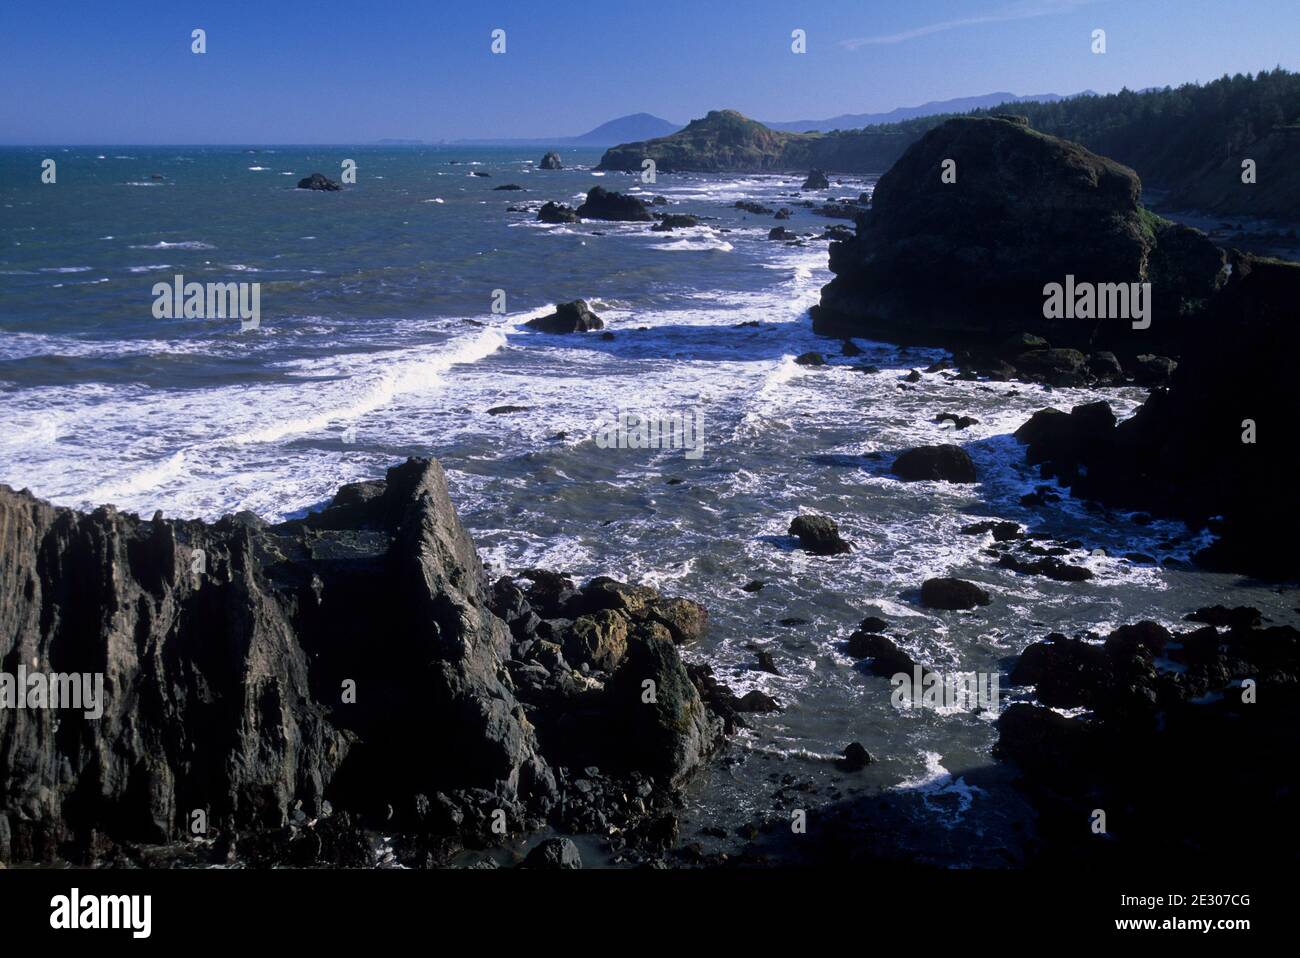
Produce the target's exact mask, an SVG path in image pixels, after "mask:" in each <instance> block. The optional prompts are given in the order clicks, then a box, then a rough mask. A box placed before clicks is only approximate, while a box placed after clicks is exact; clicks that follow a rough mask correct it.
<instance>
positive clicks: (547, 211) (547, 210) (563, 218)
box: [537, 202, 582, 223]
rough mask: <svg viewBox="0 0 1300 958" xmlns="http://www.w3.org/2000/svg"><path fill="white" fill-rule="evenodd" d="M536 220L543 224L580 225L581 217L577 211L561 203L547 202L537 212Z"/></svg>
mask: <svg viewBox="0 0 1300 958" xmlns="http://www.w3.org/2000/svg"><path fill="white" fill-rule="evenodd" d="M537 218H538V219H539V220H541V222H543V223H580V222H582V217H580V216H579V215H578V214H577V211H575V210H573V209H571V208H570V207H568V206H565V205H564V204H563V203H555V202H547V203H544V204H543V205H542V208H541V209H540V210H538V211H537Z"/></svg>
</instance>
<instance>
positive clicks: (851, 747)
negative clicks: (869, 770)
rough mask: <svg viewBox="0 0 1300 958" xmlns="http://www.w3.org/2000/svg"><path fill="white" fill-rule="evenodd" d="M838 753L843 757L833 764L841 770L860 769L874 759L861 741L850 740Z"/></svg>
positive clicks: (854, 770) (855, 770) (853, 770)
mask: <svg viewBox="0 0 1300 958" xmlns="http://www.w3.org/2000/svg"><path fill="white" fill-rule="evenodd" d="M840 754H841V755H843V756H844V757H843V758H841V759H839V760H838V761H837V762H836V763H835V765H836V767H838V768H839V769H840V771H843V772H857V771H861V770H862V769H864V768H866V767H867V766H868V765H870V764H871V763H872V762H874V761H875V759H874V758H872V757H871V753H870V752H868V751H867V750H866V749H865V748H863V747H862V743H861V742H850V743H849V744H848V745H847V746H845V748H844V751H843V752H842V753H840Z"/></svg>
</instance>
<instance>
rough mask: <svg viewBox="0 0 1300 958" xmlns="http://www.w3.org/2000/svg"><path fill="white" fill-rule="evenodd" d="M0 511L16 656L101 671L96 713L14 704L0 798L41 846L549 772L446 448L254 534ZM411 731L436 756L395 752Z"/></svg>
mask: <svg viewBox="0 0 1300 958" xmlns="http://www.w3.org/2000/svg"><path fill="white" fill-rule="evenodd" d="M346 488H348V487H345V489H346ZM352 488H353V489H356V487H352ZM0 513H3V516H4V521H3V522H0V527H3V528H4V529H5V530H7V532H6V541H5V544H4V546H5V554H6V556H8V557H10V558H11V562H10V563H7V564H6V570H7V574H6V575H4V577H3V581H0V609H3V617H4V619H5V620H6V621H7V623H8V625H7V627H6V629H5V638H4V640H2V641H3V642H4V645H3V649H2V652H3V657H4V660H5V661H6V662H9V663H12V662H13V661H14V658H13V656H14V655H15V653H17V652H19V650H21V654H22V656H23V657H24V658H27V657H29V656H30V657H32V658H35V659H37V660H38V661H41V662H44V663H47V667H55V666H57V668H58V669H59V670H60V671H80V672H103V673H105V674H106V683H105V689H106V698H107V703H106V705H105V708H104V715H103V717H102V718H101V719H99V720H97V721H89V720H85V719H83V718H81V717H80V715H79V714H77V715H75V716H70V715H68V714H67V713H64V714H62V715H60V714H59V713H58V712H54V711H44V710H42V711H34V712H32V711H29V712H24V713H14V712H10V711H0V739H3V741H4V743H5V747H4V748H3V750H0V754H3V755H4V756H5V759H3V760H0V761H3V763H4V765H5V768H4V779H5V780H6V781H7V782H8V783H9V784H8V787H7V789H6V791H5V794H4V807H3V808H2V809H0V811H2V812H3V813H4V815H7V816H8V817H9V819H10V824H11V826H12V825H13V824H15V823H16V824H17V825H18V829H19V830H20V831H21V832H22V833H23V835H24V836H26V837H25V838H24V843H25V844H26V846H27V847H30V848H31V850H32V851H33V852H36V851H37V848H36V846H39V847H40V851H41V854H42V855H44V854H50V853H54V852H55V850H56V849H57V848H58V847H59V846H61V845H65V844H71V845H73V846H76V845H77V844H78V843H80V842H84V841H85V840H86V838H88V836H89V835H90V834H91V833H92V831H96V832H103V833H105V834H108V835H111V836H113V837H114V838H119V839H133V840H140V841H154V842H165V841H169V840H173V839H176V838H178V837H179V836H181V835H182V834H184V830H185V828H186V822H187V819H188V817H189V814H190V812H191V811H192V810H193V809H205V810H207V812H208V815H209V818H210V820H211V821H213V822H219V823H221V825H222V827H224V828H230V829H235V828H254V827H261V828H272V829H274V828H280V827H283V826H284V825H286V824H287V823H288V821H289V818H290V812H291V810H292V808H293V807H294V806H295V804H296V803H298V802H301V803H302V805H303V807H305V808H306V809H308V810H309V811H310V812H311V813H312V814H315V813H317V812H318V811H319V809H320V807H321V805H322V802H323V801H324V800H325V798H326V796H327V795H328V796H329V797H330V798H331V799H332V800H333V801H334V802H335V804H340V805H352V806H353V807H361V808H367V807H371V806H373V803H375V802H378V801H383V800H386V799H387V798H389V797H390V796H394V797H395V796H397V795H401V794H412V793H414V792H417V791H419V792H424V793H426V794H432V793H433V792H436V791H438V790H440V789H447V790H451V789H455V788H465V787H477V788H484V789H488V790H491V791H492V792H493V793H494V794H496V795H498V796H499V797H500V799H501V800H503V801H519V800H521V799H524V798H526V797H528V789H529V788H530V787H531V780H530V776H531V775H533V774H534V773H535V772H539V771H540V770H542V769H544V768H545V762H544V761H543V760H542V759H541V757H540V755H539V754H538V752H537V742H536V739H535V737H534V735H533V733H532V731H531V729H530V728H529V727H528V725H527V723H526V722H524V721H523V711H522V709H521V708H520V706H519V704H518V702H517V701H515V699H514V697H513V695H512V694H511V693H510V690H509V688H508V687H507V686H505V685H503V684H502V682H501V680H500V676H501V675H502V674H503V673H502V664H501V658H502V655H503V654H504V652H505V650H506V649H507V648H508V644H509V631H508V630H507V629H506V626H505V623H503V622H501V621H500V620H499V619H496V618H495V617H494V616H492V615H491V613H489V612H487V610H486V601H485V593H484V587H483V583H482V572H481V565H480V563H479V560H478V556H477V554H476V553H475V551H474V547H473V543H472V542H471V541H470V539H469V536H468V535H467V534H466V533H465V531H464V529H463V528H462V527H461V525H460V522H459V520H458V519H457V518H456V514H455V510H454V509H453V508H452V505H451V502H450V500H449V499H448V497H447V490H446V483H445V479H444V477H443V474H442V470H441V468H440V467H439V466H438V465H437V463H434V462H431V461H427V460H424V461H421V460H411V461H409V462H407V463H406V464H405V465H402V466H397V467H394V468H393V469H391V470H389V473H388V478H387V480H386V482H384V483H379V484H375V485H370V486H368V487H366V489H365V491H364V492H362V490H360V489H356V491H355V492H354V493H352V494H345V495H341V496H340V498H339V500H336V502H335V503H334V504H333V505H331V506H330V507H329V508H327V509H326V510H324V511H323V512H321V513H318V514H314V515H312V516H309V517H307V518H306V519H301V520H296V521H293V522H288V523H283V524H281V525H278V526H267V527H265V528H262V529H254V528H252V527H250V526H248V525H246V524H243V523H239V522H237V521H235V520H234V519H232V518H227V519H223V520H221V521H220V522H217V523H214V524H212V525H205V524H203V523H200V522H167V521H164V520H162V519H160V518H155V520H154V521H152V522H141V521H140V520H139V519H137V518H136V517H134V516H131V515H127V514H120V513H118V512H116V511H115V510H113V509H112V508H110V507H104V508H101V509H98V510H96V511H95V512H94V513H92V514H89V515H82V514H78V513H74V512H71V511H69V510H66V509H55V508H54V507H52V506H49V505H47V504H46V503H43V502H40V501H38V500H35V499H33V498H31V497H30V496H29V495H26V494H24V493H13V492H11V491H9V490H8V489H7V488H6V487H0ZM200 550H201V554H202V560H201V562H202V566H203V568H204V569H205V570H206V571H204V572H202V573H194V572H192V571H191V569H192V568H195V567H197V566H198V564H199V563H198V562H196V559H195V557H196V556H197V555H199V554H200ZM41 609H45V610H46V611H45V612H44V613H41V611H40V610H41ZM362 634H364V635H367V636H370V638H369V640H368V641H367V642H366V643H365V644H364V648H363V647H361V646H359V645H358V644H357V643H356V641H355V637H356V636H357V635H362ZM348 682H355V693H356V694H355V702H354V703H352V702H348V701H347V700H346V698H345V692H346V683H348ZM56 721H58V722H59V723H60V726H61V729H62V730H61V731H60V733H59V734H58V735H54V734H52V728H53V723H54V722H56ZM453 729H454V730H455V731H454V733H449V730H453ZM453 740H454V741H455V742H458V743H459V744H453ZM416 742H419V745H418V749H419V751H420V753H421V754H422V755H424V756H426V757H427V759H428V760H427V761H424V762H420V763H411V762H409V761H406V760H405V759H403V757H402V756H403V755H409V750H410V749H412V748H415V747H417V746H416V745H415V743H416ZM19 755H27V756H29V758H27V759H24V760H23V761H22V762H21V763H20V764H17V765H15V764H13V761H14V758H15V757H17V756H19ZM525 769H528V771H525ZM363 782H364V783H365V785H364V788H363V787H361V786H362V783H363ZM20 810H21V811H20ZM4 815H0V817H4ZM38 836H39V837H38ZM33 842H34V843H35V844H32V843H33ZM19 857H22V856H19ZM38 857H39V856H38Z"/></svg>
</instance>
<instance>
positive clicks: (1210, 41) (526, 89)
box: [0, 0, 1300, 144]
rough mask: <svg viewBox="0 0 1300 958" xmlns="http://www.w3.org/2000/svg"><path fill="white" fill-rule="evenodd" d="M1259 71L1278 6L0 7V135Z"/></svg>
mask: <svg viewBox="0 0 1300 958" xmlns="http://www.w3.org/2000/svg"><path fill="white" fill-rule="evenodd" d="M196 27H201V28H203V29H204V30H206V31H207V52H206V53H205V54H203V55H196V54H194V53H192V52H191V51H190V46H191V39H190V35H191V31H192V30H193V29H195V28H196ZM497 28H500V29H503V30H505V31H506V52H505V53H504V54H500V55H494V54H493V53H492V52H491V49H490V46H491V33H492V31H493V30H494V29H497ZM796 28H798V29H802V30H804V31H806V34H807V53H805V54H795V53H792V52H791V49H790V46H791V39H790V34H791V31H792V30H794V29H796ZM1096 28H1101V29H1104V30H1105V31H1106V44H1107V52H1106V53H1105V54H1104V55H1094V54H1093V53H1092V52H1091V50H1090V44H1091V39H1090V35H1091V33H1092V31H1093V30H1094V29H1096ZM1278 65H1280V66H1283V67H1286V68H1288V69H1300V0H598V2H597V0H592V2H588V0H528V2H499V3H498V2H485V0H457V2H445V0H369V2H367V0H355V2H343V0H310V2H289V0H211V2H207V3H191V2H186V0H151V2H145V0H71V2H66V0H65V2H61V0H48V2H44V0H42V2H28V0H0V90H2V91H3V93H2V94H0V143H7V144H67V143H85V144H92V143H105V144H107V143H134V144H146V143H178V144H197V143H215V144H223V143H230V144H255V143H365V142H370V141H373V140H375V139H379V138H382V137H407V138H413V139H424V140H436V139H444V138H445V139H456V138H461V137H530V136H538V137H541V136H552V135H570V134H578V133H582V132H585V131H586V130H588V129H590V128H592V127H594V126H596V125H598V124H600V123H603V122H604V121H606V120H609V119H612V118H614V117H617V116H621V115H623V114H627V113H636V112H642V111H644V112H647V113H653V114H656V115H658V116H662V117H664V118H666V119H669V120H672V121H675V122H685V121H686V120H688V119H691V118H692V117H697V116H702V115H703V114H704V113H705V112H707V111H708V110H710V109H715V108H722V107H730V108H734V109H738V110H740V111H741V112H742V113H745V114H747V115H749V116H752V117H755V118H757V119H763V120H799V119H821V118H825V117H830V116H834V115H836V114H840V113H863V112H883V111H886V110H890V109H892V108H894V107H897V106H911V105H915V104H919V103H923V102H925V101H928V100H942V99H949V98H952V97H958V96H969V95H976V94H982V93H990V92H994V91H1003V90H1005V91H1010V92H1013V93H1019V94H1028V93H1047V92H1053V93H1073V92H1077V91H1080V90H1084V89H1093V90H1097V91H1099V92H1110V91H1114V90H1118V89H1120V88H1121V87H1124V86H1128V87H1130V88H1132V89H1139V88H1142V87H1147V86H1163V85H1165V84H1178V83H1182V82H1186V81H1194V80H1199V81H1204V80H1209V79H1213V78H1215V77H1218V76H1221V75H1223V74H1224V73H1238V72H1242V73H1244V72H1251V73H1253V72H1256V71H1258V70H1260V69H1268V68H1272V67H1274V66H1278Z"/></svg>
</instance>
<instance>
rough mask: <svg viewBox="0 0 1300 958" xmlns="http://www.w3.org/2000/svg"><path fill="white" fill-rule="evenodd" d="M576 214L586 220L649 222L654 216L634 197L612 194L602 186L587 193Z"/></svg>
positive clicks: (595, 187)
mask: <svg viewBox="0 0 1300 958" xmlns="http://www.w3.org/2000/svg"><path fill="white" fill-rule="evenodd" d="M577 213H578V215H579V216H581V217H582V218H583V219H588V220H631V221H633V222H647V223H648V222H651V221H653V220H654V216H653V215H652V214H651V213H650V210H649V209H648V208H647V207H646V205H645V203H644V202H642V201H641V200H639V199H637V197H635V196H626V195H624V194H622V193H614V192H611V191H610V190H607V189H605V188H604V187H603V186H593V187H592V188H591V189H590V190H588V191H587V199H586V201H585V202H584V203H583V204H582V205H581V206H579V207H578V210H577Z"/></svg>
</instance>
